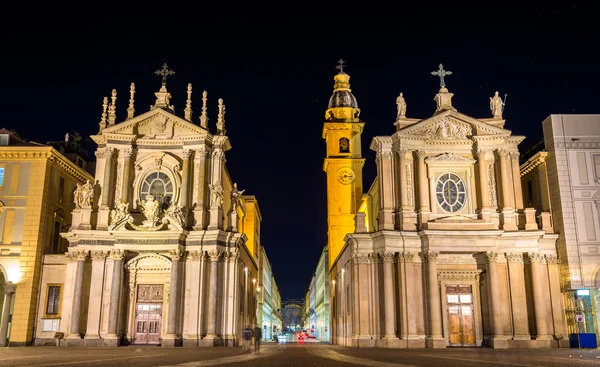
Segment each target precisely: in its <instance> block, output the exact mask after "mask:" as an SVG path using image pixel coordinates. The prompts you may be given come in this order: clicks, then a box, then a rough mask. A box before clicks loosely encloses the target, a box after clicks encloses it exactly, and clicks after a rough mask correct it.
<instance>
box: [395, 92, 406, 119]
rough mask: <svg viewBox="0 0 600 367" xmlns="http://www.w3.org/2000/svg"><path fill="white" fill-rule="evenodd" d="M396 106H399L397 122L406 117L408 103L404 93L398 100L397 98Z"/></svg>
mask: <svg viewBox="0 0 600 367" xmlns="http://www.w3.org/2000/svg"><path fill="white" fill-rule="evenodd" d="M396 106H398V115H397V116H396V120H398V119H401V118H404V117H406V101H405V100H404V93H400V95H399V96H398V98H396Z"/></svg>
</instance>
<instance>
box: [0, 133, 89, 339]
mask: <svg viewBox="0 0 600 367" xmlns="http://www.w3.org/2000/svg"><path fill="white" fill-rule="evenodd" d="M84 157H85V154H84V150H83V148H82V147H81V146H80V145H79V144H78V142H77V141H69V140H68V138H67V139H66V141H65V142H54V143H53V144H52V145H47V144H41V143H35V142H30V141H25V140H23V139H21V138H20V137H19V136H17V135H16V133H14V132H11V131H8V130H6V129H0V238H1V239H2V244H1V245H0V295H2V298H1V299H0V346H5V345H9V346H24V345H30V344H32V342H33V339H34V331H35V330H41V329H45V328H50V327H52V326H51V325H49V324H48V322H45V323H44V322H40V320H38V319H36V312H37V309H36V308H37V306H38V304H43V307H44V310H45V312H46V313H48V314H50V317H52V316H53V315H52V312H53V310H54V308H53V307H55V305H57V303H58V302H59V299H54V298H52V299H51V300H50V304H49V305H47V304H46V302H45V301H46V300H44V299H40V298H39V289H40V278H41V276H42V266H43V264H44V258H45V256H46V255H49V254H62V253H64V251H66V249H67V246H68V243H67V241H65V240H63V239H62V237H61V236H60V233H61V232H62V231H66V230H68V229H69V228H70V227H71V223H72V217H71V211H72V210H73V209H74V207H75V204H74V202H73V199H74V198H73V192H74V191H75V189H76V187H77V186H79V185H81V184H83V183H85V182H86V181H88V180H90V181H91V180H93V177H92V176H91V175H90V174H89V173H88V172H87V171H86V170H85V169H86V168H87V164H88V162H87V161H86V160H85V158H84ZM47 306H50V308H47Z"/></svg>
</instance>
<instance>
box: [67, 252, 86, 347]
mask: <svg viewBox="0 0 600 367" xmlns="http://www.w3.org/2000/svg"><path fill="white" fill-rule="evenodd" d="M69 254H70V256H71V259H74V260H76V261H77V269H76V271H75V287H74V289H73V308H72V310H71V327H70V328H69V332H70V335H69V336H68V338H69V339H81V334H80V332H79V318H80V315H81V297H82V293H83V272H84V267H85V260H86V259H87V257H88V250H75V251H73V252H70V253H69Z"/></svg>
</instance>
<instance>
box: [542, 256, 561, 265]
mask: <svg viewBox="0 0 600 367" xmlns="http://www.w3.org/2000/svg"><path fill="white" fill-rule="evenodd" d="M545 257H546V262H547V263H548V264H558V256H556V255H546V256H545Z"/></svg>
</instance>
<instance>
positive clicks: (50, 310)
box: [45, 284, 62, 317]
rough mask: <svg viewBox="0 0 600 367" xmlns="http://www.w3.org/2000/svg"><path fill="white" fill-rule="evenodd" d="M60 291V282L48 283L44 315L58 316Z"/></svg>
mask: <svg viewBox="0 0 600 367" xmlns="http://www.w3.org/2000/svg"><path fill="white" fill-rule="evenodd" d="M61 293H62V284H48V291H47V292H46V294H47V296H46V312H45V314H46V316H47V317H58V316H60V297H61V295H62V294H61Z"/></svg>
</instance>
